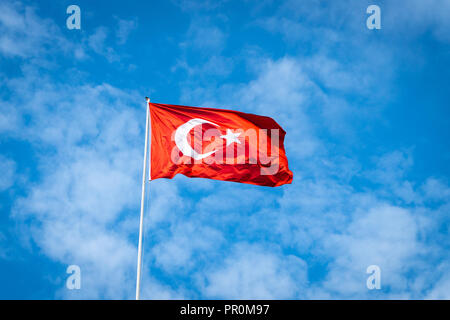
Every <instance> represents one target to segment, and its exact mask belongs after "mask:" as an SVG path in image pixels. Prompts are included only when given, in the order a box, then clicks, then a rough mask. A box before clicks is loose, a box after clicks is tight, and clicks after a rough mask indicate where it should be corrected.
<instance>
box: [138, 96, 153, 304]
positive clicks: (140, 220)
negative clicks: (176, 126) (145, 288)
mask: <svg viewBox="0 0 450 320" xmlns="http://www.w3.org/2000/svg"><path fill="white" fill-rule="evenodd" d="M145 99H146V100H147V103H146V104H145V105H146V109H147V117H146V120H145V147H144V168H143V172H142V195H141V216H140V218H139V244H138V260H137V279H136V300H139V297H140V293H141V292H140V289H141V265H142V232H143V230H142V229H143V222H144V199H145V184H146V183H145V182H146V181H145V174H146V171H147V147H148V126H149V119H150V106H149V104H150V98H148V97H145Z"/></svg>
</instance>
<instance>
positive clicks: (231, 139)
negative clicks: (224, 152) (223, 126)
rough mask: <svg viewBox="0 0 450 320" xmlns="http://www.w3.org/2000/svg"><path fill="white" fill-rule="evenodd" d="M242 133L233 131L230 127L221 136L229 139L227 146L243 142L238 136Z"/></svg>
mask: <svg viewBox="0 0 450 320" xmlns="http://www.w3.org/2000/svg"><path fill="white" fill-rule="evenodd" d="M240 135H241V133H240V132H238V133H233V132H232V131H231V130H230V129H227V134H226V135H223V136H220V137H221V138H222V139H225V140H227V147H228V146H229V145H230V144H232V143H233V142H236V143H239V144H241V141H239V139H238V138H237V137H239V136H240Z"/></svg>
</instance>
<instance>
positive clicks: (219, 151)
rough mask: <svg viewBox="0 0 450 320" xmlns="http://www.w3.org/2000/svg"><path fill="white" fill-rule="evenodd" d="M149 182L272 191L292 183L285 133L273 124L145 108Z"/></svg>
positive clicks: (222, 113)
mask: <svg viewBox="0 0 450 320" xmlns="http://www.w3.org/2000/svg"><path fill="white" fill-rule="evenodd" d="M149 107H150V116H151V169H150V176H151V179H152V180H154V179H158V178H169V179H170V178H173V177H174V176H175V175H176V174H178V173H181V174H183V175H185V176H187V177H193V178H194V177H195V178H208V179H216V180H224V181H234V182H241V183H250V184H255V185H261V186H270V187H276V186H280V185H283V184H287V183H291V182H292V178H293V174H292V172H291V171H290V170H289V168H288V161H287V157H286V153H285V150H284V144H283V142H284V136H285V134H286V132H285V131H284V130H283V129H282V128H281V127H280V126H279V125H278V123H276V122H275V121H274V120H273V119H272V118H269V117H264V116H258V115H253V114H248V113H243V112H238V111H232V110H223V109H213V108H197V107H187V106H176V105H168V104H160V103H149Z"/></svg>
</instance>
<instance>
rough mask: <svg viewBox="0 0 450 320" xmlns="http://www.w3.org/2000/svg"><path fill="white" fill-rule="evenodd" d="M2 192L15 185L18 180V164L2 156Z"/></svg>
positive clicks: (0, 184) (0, 164) (0, 183)
mask: <svg viewBox="0 0 450 320" xmlns="http://www.w3.org/2000/svg"><path fill="white" fill-rule="evenodd" d="M0 172H1V173H0V192H2V191H5V190H7V189H9V188H10V187H11V186H13V185H14V183H15V179H16V163H15V162H14V161H13V160H11V159H8V158H6V157H4V156H2V155H0Z"/></svg>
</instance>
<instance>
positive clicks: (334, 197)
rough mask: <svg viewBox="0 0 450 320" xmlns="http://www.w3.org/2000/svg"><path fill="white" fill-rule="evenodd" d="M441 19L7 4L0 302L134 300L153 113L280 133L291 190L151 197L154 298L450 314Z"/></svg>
mask: <svg viewBox="0 0 450 320" xmlns="http://www.w3.org/2000/svg"><path fill="white" fill-rule="evenodd" d="M70 4H76V5H78V6H79V7H80V8H81V30H68V29H67V28H66V19H67V17H68V15H67V14H66V8H67V7H68V6H69V5H70ZM371 4H376V5H379V6H380V8H381V26H382V28H381V30H369V29H367V27H366V19H367V17H368V16H369V15H368V14H367V13H366V8H367V7H368V6H369V5H371ZM449 16H450V1H447V0H429V1H421V0H409V1H393V0H392V1H381V0H374V1H365V0H358V1H356V0H349V1H316V0H308V1H294V0H292V1H272V0H265V1H250V0H246V1H232V0H229V1H194V0H184V1H176V0H173V1H145V2H144V1H126V2H124V1H81V0H80V1H77V2H72V1H70V2H69V1H45V0H43V1H5V0H0V66H1V68H0V75H1V77H0V172H1V175H0V225H1V228H0V282H1V286H0V298H2V299H10V298H19V299H80V298H88V299H132V298H134V290H135V272H136V254H137V236H138V234H137V232H138V219H139V205H140V175H141V170H142V168H141V166H142V153H143V138H144V126H145V109H144V103H145V101H144V96H146V95H149V96H150V97H152V100H153V101H155V102H160V103H171V104H183V105H192V106H208V107H224V108H230V109H234V110H239V111H244V112H251V113H256V114H260V115H266V116H271V117H273V118H274V119H275V120H276V121H277V122H278V123H279V124H280V125H281V126H283V128H284V129H285V130H286V132H287V135H286V141H285V143H286V149H287V155H288V158H289V165H290V168H291V170H292V171H293V172H294V182H293V184H292V185H288V186H283V187H279V188H274V189H272V188H265V187H257V186H251V185H241V184H237V183H230V182H221V181H212V180H203V179H188V178H185V177H183V176H179V177H176V178H175V179H173V180H164V179H160V180H156V181H152V182H151V183H150V193H149V194H147V199H146V217H145V230H146V232H145V243H144V275H143V280H142V297H143V298H146V299H158V298H159V299H161V298H162V299H166V298H167V299H172V298H187V299H216V298H218V299H224V298H225V299H227V298H228V299H244V298H247V299H257V298H264V299H265V298H272V299H317V298H320V299H381V298H383V299H395V298H399V299H411V298H414V299H425V298H431V299H436V298H437V299H449V298H450V264H449V248H450V241H449V237H448V235H449V231H450V216H449V213H450V212H449V211H450V186H449V177H450V168H449V166H448V163H449V160H450V148H449V141H450V139H449V138H450V134H449V130H448V127H449V108H448V106H449V103H448V101H450V99H449V92H450V81H449V80H450V68H449V67H448V66H449V65H450V20H449V19H448V17H449ZM69 265H78V266H80V268H81V289H80V290H68V289H67V288H66V286H65V282H66V279H67V277H68V275H67V274H66V268H67V267H68V266H69ZM370 265H378V266H379V267H380V270H381V289H380V290H368V289H367V287H366V280H367V277H368V276H369V275H368V274H367V273H366V269H367V267H368V266H370Z"/></svg>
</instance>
